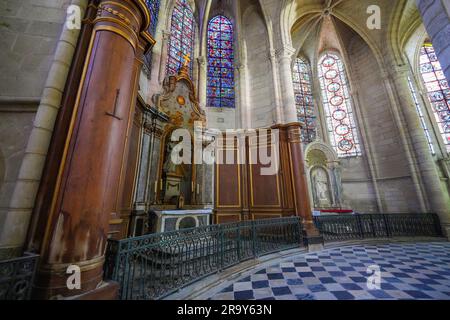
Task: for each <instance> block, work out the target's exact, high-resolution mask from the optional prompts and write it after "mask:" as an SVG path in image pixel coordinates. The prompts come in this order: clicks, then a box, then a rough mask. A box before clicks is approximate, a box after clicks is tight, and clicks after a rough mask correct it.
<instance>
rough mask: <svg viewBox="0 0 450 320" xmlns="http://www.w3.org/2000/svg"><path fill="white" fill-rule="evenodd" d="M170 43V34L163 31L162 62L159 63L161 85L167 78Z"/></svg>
mask: <svg viewBox="0 0 450 320" xmlns="http://www.w3.org/2000/svg"><path fill="white" fill-rule="evenodd" d="M169 41H170V32H167V31H163V32H162V41H161V60H160V63H159V77H158V80H159V84H160V85H161V84H162V83H163V81H164V78H165V77H166V66H167V59H168V56H169V52H168V50H169Z"/></svg>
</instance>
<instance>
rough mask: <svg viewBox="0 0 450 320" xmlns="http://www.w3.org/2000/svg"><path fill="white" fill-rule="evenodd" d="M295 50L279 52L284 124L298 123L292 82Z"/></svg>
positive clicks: (289, 48)
mask: <svg viewBox="0 0 450 320" xmlns="http://www.w3.org/2000/svg"><path fill="white" fill-rule="evenodd" d="M294 53H295V49H294V48H291V47H284V48H282V49H281V50H280V51H278V63H279V70H280V83H281V90H282V92H281V94H282V97H283V117H282V118H283V121H284V123H290V122H296V121H298V118H297V109H296V107H295V94H294V84H293V82H292V57H293V54H294Z"/></svg>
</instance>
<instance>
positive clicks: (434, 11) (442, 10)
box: [417, 0, 450, 81]
mask: <svg viewBox="0 0 450 320" xmlns="http://www.w3.org/2000/svg"><path fill="white" fill-rule="evenodd" d="M417 7H418V8H419V11H420V13H421V15H422V19H423V22H424V25H425V28H426V29H427V32H428V35H429V36H430V37H431V41H432V42H433V47H434V48H435V49H436V54H437V56H438V58H439V62H440V63H441V65H442V69H443V70H444V73H445V76H446V77H447V80H449V81H450V41H449V39H450V2H449V1H448V0H417Z"/></svg>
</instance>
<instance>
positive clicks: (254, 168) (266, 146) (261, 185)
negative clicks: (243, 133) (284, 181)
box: [248, 134, 281, 210]
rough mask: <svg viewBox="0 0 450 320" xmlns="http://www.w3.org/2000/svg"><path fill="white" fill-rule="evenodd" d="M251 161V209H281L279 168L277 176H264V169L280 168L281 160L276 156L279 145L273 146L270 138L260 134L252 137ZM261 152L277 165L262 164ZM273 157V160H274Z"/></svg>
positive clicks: (249, 148)
mask: <svg viewBox="0 0 450 320" xmlns="http://www.w3.org/2000/svg"><path fill="white" fill-rule="evenodd" d="M248 141H249V142H248V143H249V146H248V150H249V159H253V160H252V161H251V163H249V164H248V167H249V175H250V209H251V210H252V209H256V208H272V209H277V208H278V209H279V208H281V192H280V177H279V172H280V171H279V168H277V170H276V174H267V175H263V174H262V173H263V171H262V170H263V169H264V168H265V169H266V170H267V169H269V168H270V167H271V166H273V167H274V168H276V167H277V166H278V164H279V163H280V162H279V158H278V157H277V156H276V153H278V149H277V150H276V151H274V148H278V146H277V145H273V144H272V142H271V141H270V136H269V137H267V136H265V135H262V134H260V135H259V139H257V136H256V135H255V136H250V137H249V139H248ZM260 151H262V152H265V153H266V154H267V156H268V157H270V159H271V161H276V164H274V163H270V164H267V165H266V164H262V161H261V159H260ZM272 157H273V158H272Z"/></svg>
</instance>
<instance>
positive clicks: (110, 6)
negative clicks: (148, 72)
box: [35, 0, 154, 298]
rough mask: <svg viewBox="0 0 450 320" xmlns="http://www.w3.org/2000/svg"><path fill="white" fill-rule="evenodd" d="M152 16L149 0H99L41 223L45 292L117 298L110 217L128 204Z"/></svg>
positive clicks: (39, 287) (40, 286) (39, 291)
mask: <svg viewBox="0 0 450 320" xmlns="http://www.w3.org/2000/svg"><path fill="white" fill-rule="evenodd" d="M149 22H150V16H149V12H148V9H147V7H146V5H145V1H143V0H120V1H119V0H109V1H106V0H101V1H100V2H99V5H98V8H97V14H96V17H95V19H94V20H93V22H92V23H93V29H92V33H91V35H90V41H89V47H88V50H87V55H86V59H85V62H84V67H83V72H82V76H81V81H79V86H78V88H77V90H76V92H74V94H76V100H75V102H74V107H73V113H72V117H71V119H70V125H69V130H68V133H67V137H66V139H65V141H61V143H63V145H64V147H63V150H64V151H63V154H62V159H61V162H60V165H59V168H58V170H57V178H56V184H55V188H54V192H53V196H52V199H51V205H50V208H49V210H48V212H46V213H45V214H40V218H41V221H39V222H38V224H40V225H44V226H45V228H43V229H44V230H45V231H44V232H43V234H39V236H41V237H42V238H41V239H40V241H37V242H39V243H40V244H41V245H40V254H41V263H40V267H39V272H38V277H37V281H36V287H35V297H37V298H51V297H55V296H62V297H71V296H80V298H83V297H86V296H87V295H91V296H95V297H97V298H100V297H107V298H111V297H113V296H114V293H113V292H114V290H115V287H114V286H109V285H108V284H104V283H103V264H104V259H105V250H106V244H107V234H108V228H109V222H110V218H111V216H112V215H114V214H116V213H119V210H120V207H121V201H122V192H123V190H122V186H123V172H124V170H125V169H126V161H127V159H126V156H124V155H126V154H127V149H128V144H129V139H128V137H129V134H130V130H131V125H132V121H133V114H134V109H135V105H136V97H137V91H138V81H139V74H140V68H141V66H142V61H143V54H144V52H145V51H147V50H148V49H149V48H150V47H151V45H153V44H154V40H153V39H152V38H151V36H150V34H149V33H148V32H147V30H148V25H149ZM66 94H67V93H66ZM44 219H45V220H44ZM71 265H75V266H78V267H79V268H80V271H81V288H80V289H72V290H70V289H69V288H68V287H67V285H66V283H67V279H68V277H69V276H70V274H67V273H66V270H67V268H68V267H69V266H71Z"/></svg>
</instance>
